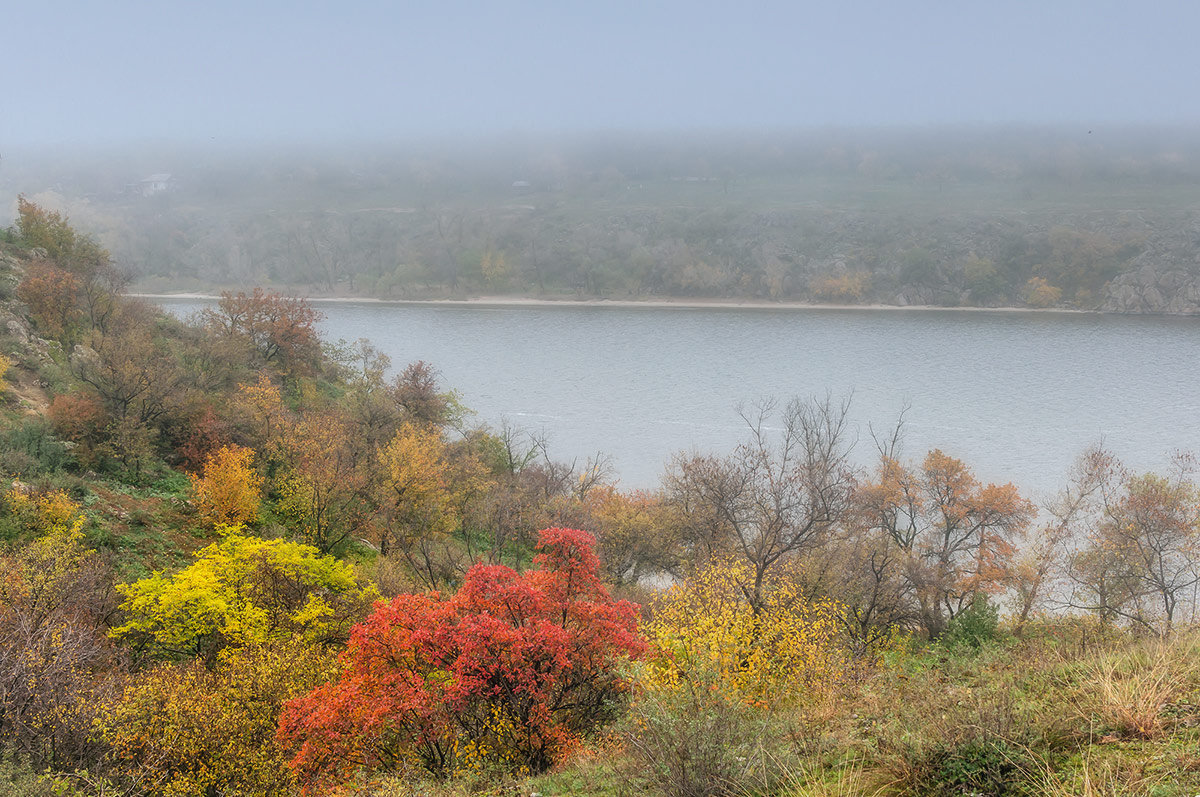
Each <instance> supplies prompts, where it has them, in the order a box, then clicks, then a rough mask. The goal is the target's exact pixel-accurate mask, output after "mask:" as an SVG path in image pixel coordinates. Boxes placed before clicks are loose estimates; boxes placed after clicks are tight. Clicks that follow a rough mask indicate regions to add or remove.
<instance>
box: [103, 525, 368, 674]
mask: <svg viewBox="0 0 1200 797" xmlns="http://www.w3.org/2000/svg"><path fill="white" fill-rule="evenodd" d="M227 531H228V532H230V534H229V536H227V537H226V538H225V539H224V540H222V541H221V542H220V543H217V544H215V545H210V546H208V547H207V548H205V549H203V550H202V551H200V553H199V554H198V558H197V561H196V563H195V564H193V565H192V566H191V567H188V568H185V569H184V570H181V571H179V572H178V573H175V574H173V575H170V576H165V575H163V574H162V573H155V574H154V575H152V576H150V577H148V578H143V579H141V580H140V581H137V582H134V583H132V584H119V585H118V586H117V590H118V591H119V592H120V593H121V594H122V595H124V596H125V601H124V603H122V604H121V608H122V609H124V610H125V612H126V623H125V624H124V625H121V626H118V627H116V628H114V629H113V630H112V631H111V635H112V636H114V637H117V638H120V639H126V640H129V641H131V642H132V643H133V644H135V645H136V646H140V647H143V648H146V649H149V650H152V651H155V652H159V653H162V654H166V655H168V656H176V657H181V656H188V655H200V656H204V657H205V658H206V659H207V660H209V661H211V660H212V658H213V656H214V655H215V654H216V653H217V652H219V651H220V650H221V649H223V648H225V647H226V646H233V647H240V646H249V645H256V644H265V643H268V642H272V641H276V640H280V639H288V638H291V637H297V638H302V639H303V640H305V641H306V642H309V643H314V644H316V643H328V642H331V641H339V640H344V639H345V638H346V637H347V636H348V635H349V630H350V627H351V626H352V625H354V623H356V622H358V621H359V620H361V619H362V617H363V616H365V614H366V612H367V611H368V610H369V608H370V606H371V604H372V602H373V601H374V600H375V599H376V598H378V597H379V593H378V591H377V590H376V589H375V588H374V586H367V587H362V586H360V585H359V584H358V582H357V581H356V579H355V576H354V571H353V569H352V568H351V567H350V566H349V565H347V564H345V563H343V562H340V561H338V560H337V559H334V558H333V557H332V556H320V555H319V554H318V551H317V550H316V549H315V548H312V547H310V546H308V545H301V544H299V543H295V542H285V541H283V540H262V539H258V538H256V537H245V536H240V535H239V534H238V533H237V532H239V531H240V528H238V527H232V528H229V529H227Z"/></svg>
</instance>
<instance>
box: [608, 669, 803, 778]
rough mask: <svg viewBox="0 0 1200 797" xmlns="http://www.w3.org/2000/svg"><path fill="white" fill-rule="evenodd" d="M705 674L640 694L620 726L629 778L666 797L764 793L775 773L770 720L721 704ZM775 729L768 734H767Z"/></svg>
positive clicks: (723, 699)
mask: <svg viewBox="0 0 1200 797" xmlns="http://www.w3.org/2000/svg"><path fill="white" fill-rule="evenodd" d="M721 686H722V685H721V684H720V683H718V682H717V681H716V680H715V679H713V677H712V674H711V673H709V674H708V675H707V676H706V677H705V676H702V677H700V678H697V679H688V680H685V681H683V682H681V683H680V684H679V686H678V687H677V688H675V689H665V690H664V689H646V690H642V691H641V693H640V694H639V695H638V697H637V699H636V700H635V701H634V702H633V705H632V706H631V707H630V711H629V714H628V716H627V717H626V719H625V721H624V722H623V723H622V728H621V736H622V738H623V739H624V741H625V743H626V749H627V750H628V752H629V756H630V760H631V762H632V763H633V764H634V765H635V766H636V768H637V769H636V771H637V774H638V775H640V776H643V777H645V778H646V779H647V780H648V781H649V785H651V786H652V787H654V788H655V790H656V791H658V792H660V793H662V794H664V795H668V797H719V796H720V795H728V794H746V793H751V792H752V791H753V790H754V789H755V788H764V787H766V786H768V785H769V783H768V782H767V781H768V780H769V776H770V774H771V773H772V772H781V771H782V769H783V768H782V767H781V764H782V763H783V761H782V760H781V759H782V757H783V755H784V752H785V751H783V750H780V749H772V748H771V747H770V744H771V742H772V741H778V740H779V739H780V737H781V734H779V733H778V732H777V730H778V729H771V728H769V727H768V726H769V724H770V720H771V716H770V713H769V712H768V711H766V710H764V709H763V708H761V707H759V706H752V705H749V704H747V703H745V702H743V701H741V700H737V699H732V700H731V699H729V698H728V697H727V696H725V695H724V694H723V692H722V690H721ZM773 730H775V731H776V732H772V731H773Z"/></svg>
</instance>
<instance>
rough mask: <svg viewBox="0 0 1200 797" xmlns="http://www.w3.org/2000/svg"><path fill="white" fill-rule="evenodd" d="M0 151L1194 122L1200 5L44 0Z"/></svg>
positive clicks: (15, 38) (14, 27)
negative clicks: (174, 143)
mask: <svg viewBox="0 0 1200 797" xmlns="http://www.w3.org/2000/svg"><path fill="white" fill-rule="evenodd" d="M0 30H3V31H4V34H3V41H4V44H3V46H2V47H0V54H2V56H0V57H3V59H4V61H5V67H4V70H3V74H4V75H5V80H4V82H3V87H2V88H0V156H2V154H3V151H4V148H5V147H6V146H29V145H51V146H53V145H59V144H64V145H77V144H85V143H92V144H105V143H119V142H137V141H180V142H183V141H198V142H203V141H205V140H210V141H221V142H225V143H238V142H273V141H282V142H306V141H330V140H333V141H337V140H350V141H353V140H362V139H372V140H375V139H402V138H406V137H418V138H419V137H430V136H435V137H436V136H446V135H455V136H477V135H484V136H486V135H489V134H495V133H513V132H518V133H519V132H570V131H589V132H590V131H630V130H654V131H664V130H666V131H670V130H686V129H698V128H699V129H708V130H712V129H738V130H743V129H765V128H780V127H783V128H797V127H799V128H804V127H822V126H860V125H861V126H886V125H901V126H927V125H945V124H954V125H962V124H966V125H989V124H1006V125H1008V124H1053V125H1058V124H1079V125H1083V126H1089V127H1090V126H1093V125H1103V124H1133V125H1141V124H1148V125H1162V124H1192V123H1197V122H1200V102H1197V92H1198V90H1200V87H1198V85H1197V82H1196V79H1197V77H1198V76H1200V48H1197V47H1196V46H1195V44H1194V41H1193V39H1194V37H1195V35H1196V31H1197V30H1200V3H1197V2H1194V0H1180V1H1179V2H1165V0H1143V2H1133V0H1126V2H1108V1H1106V0H1087V1H1086V2H1084V1H1076V0H1005V1H1004V2H997V0H991V1H990V2H976V1H975V0H905V1H903V2H901V1H900V0H892V1H891V2H887V1H885V0H877V1H876V2H867V1H866V0H841V2H834V1H833V0H824V1H822V2H803V0H792V2H778V1H775V0H772V1H771V2H754V1H753V0H749V1H748V2H738V3H733V2H705V0H690V1H688V2H680V1H679V0H661V1H656V0H641V2H631V1H628V0H588V1H587V2H579V1H578V0H547V1H546V2H540V1H537V2H535V1H533V0H504V1H503V2H499V1H497V2H465V1H464V0H432V1H431V2H418V1H415V0H413V1H407V0H395V1H394V2H384V1H383V0H379V1H377V2H368V1H367V0H340V2H309V1H308V0H288V1H287V2H277V1H276V0H237V1H236V2H230V1H229V0H207V1H206V2H174V1H173V0H166V1H162V0H160V1H159V2H151V1H150V0H141V1H140V2H133V1H132V0H105V2H97V1H96V0H77V1H76V2H63V1H62V0H38V2H23V3H19V4H8V6H7V7H6V8H4V9H2V10H0Z"/></svg>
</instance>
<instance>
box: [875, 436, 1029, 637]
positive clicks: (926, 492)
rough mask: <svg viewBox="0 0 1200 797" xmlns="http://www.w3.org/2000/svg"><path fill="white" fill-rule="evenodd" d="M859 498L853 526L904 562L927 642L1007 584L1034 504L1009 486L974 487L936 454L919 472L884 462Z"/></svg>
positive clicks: (963, 469) (966, 474) (957, 464)
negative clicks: (980, 597)
mask: <svg viewBox="0 0 1200 797" xmlns="http://www.w3.org/2000/svg"><path fill="white" fill-rule="evenodd" d="M858 497H859V501H858V507H859V511H860V512H861V513H863V514H862V515H861V516H860V521H859V522H860V523H862V524H863V525H864V526H866V527H867V528H871V529H877V530H879V531H881V532H883V534H884V537H885V541H886V542H887V544H889V545H891V546H894V547H895V548H896V549H898V553H899V555H900V556H901V557H902V558H903V559H904V562H905V563H904V567H903V572H904V577H905V578H906V579H907V580H908V582H909V586H910V587H911V588H912V590H913V592H914V594H915V596H916V599H917V602H918V603H919V606H920V609H919V611H920V616H921V620H922V623H923V624H924V625H925V628H926V630H927V631H928V632H929V633H930V634H931V635H936V634H937V633H939V632H940V631H941V630H942V628H943V627H944V624H945V621H946V620H947V619H949V618H951V617H953V616H955V615H956V614H958V613H959V612H960V611H962V610H963V609H965V608H966V607H967V606H969V605H970V603H971V601H972V599H973V598H974V596H975V595H976V594H978V593H996V592H1000V591H1002V590H1003V589H1005V588H1006V587H1007V586H1008V585H1009V584H1010V583H1011V580H1012V571H1011V565H1012V560H1013V557H1014V555H1015V552H1016V548H1015V545H1014V543H1015V541H1016V538H1017V537H1019V536H1021V535H1023V534H1024V532H1025V530H1026V528H1027V527H1028V525H1029V523H1030V521H1031V520H1032V519H1033V516H1034V506H1033V504H1032V503H1030V502H1029V501H1028V500H1026V499H1024V498H1022V497H1021V495H1020V494H1019V493H1018V492H1017V488H1016V487H1014V486H1013V485H1012V484H1003V485H995V484H988V485H983V484H980V482H979V481H978V479H976V478H975V475H974V474H973V473H972V472H971V470H970V468H968V467H967V466H966V465H965V464H963V462H962V461H961V460H958V459H955V458H953V457H950V456H947V455H946V454H944V453H942V452H941V451H939V450H936V449H935V450H933V451H930V452H929V453H928V454H927V455H926V457H925V460H924V461H923V462H922V463H921V467H920V469H919V470H913V469H910V468H906V467H905V466H904V465H903V464H901V463H900V462H898V461H896V460H895V459H893V458H891V457H889V456H884V457H883V458H882V460H881V462H880V466H879V470H878V472H877V476H876V479H875V480H874V481H871V482H868V483H866V484H864V485H862V486H861V487H860V489H859V490H858Z"/></svg>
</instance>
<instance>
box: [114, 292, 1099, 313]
mask: <svg viewBox="0 0 1200 797" xmlns="http://www.w3.org/2000/svg"><path fill="white" fill-rule="evenodd" d="M128 295H129V296H132V297H135V298H139V299H153V300H159V301H162V300H165V301H170V300H173V299H182V300H209V301H215V300H217V299H219V298H221V297H220V296H217V295H214V294H206V293H130V294H128ZM305 298H307V299H308V301H309V302H311V303H312V304H389V305H426V306H430V305H431V306H443V307H614V308H639V307H644V308H650V309H678V310H838V311H846V310H854V311H857V310H869V311H888V312H911V311H921V312H948V313H961V312H980V313H1072V314H1078V313H1100V312H1102V311H1099V310H1075V309H1069V308H1061V307H1059V308H1044V309H1040V308H1033V307H942V306H939V305H926V304H912V305H892V304H811V303H808V302H765V301H755V300H749V299H748V300H738V299H712V300H705V299H534V298H530V297H524V296H476V297H472V298H470V299H374V298H370V297H361V296H310V297H305Z"/></svg>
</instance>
